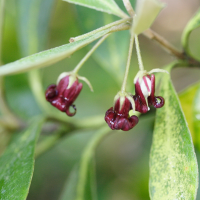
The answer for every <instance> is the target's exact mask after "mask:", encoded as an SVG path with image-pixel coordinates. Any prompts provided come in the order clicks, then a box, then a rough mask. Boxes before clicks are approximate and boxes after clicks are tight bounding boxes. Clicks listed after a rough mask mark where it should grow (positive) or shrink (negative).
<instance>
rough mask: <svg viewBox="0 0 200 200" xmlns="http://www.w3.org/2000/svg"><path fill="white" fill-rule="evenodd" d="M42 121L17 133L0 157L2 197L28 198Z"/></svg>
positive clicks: (12, 199) (39, 120) (7, 198)
mask: <svg viewBox="0 0 200 200" xmlns="http://www.w3.org/2000/svg"><path fill="white" fill-rule="evenodd" d="M42 121H43V120H42V119H37V120H35V121H33V123H32V124H31V125H30V126H29V128H28V129H27V130H26V131H23V132H22V133H19V134H18V133H16V135H15V136H14V138H13V140H12V141H11V143H10V145H9V146H8V147H7V149H6V151H5V153H4V154H3V155H2V157H1V158H0V163H1V165H0V199H2V200H3V199H6V200H18V199H20V200H23V199H24V200H25V199H26V197H27V195H28V190H29V187H30V183H31V179H32V175H33V169H34V150H35V144H36V141H37V138H38V135H39V133H40V130H41V125H42Z"/></svg>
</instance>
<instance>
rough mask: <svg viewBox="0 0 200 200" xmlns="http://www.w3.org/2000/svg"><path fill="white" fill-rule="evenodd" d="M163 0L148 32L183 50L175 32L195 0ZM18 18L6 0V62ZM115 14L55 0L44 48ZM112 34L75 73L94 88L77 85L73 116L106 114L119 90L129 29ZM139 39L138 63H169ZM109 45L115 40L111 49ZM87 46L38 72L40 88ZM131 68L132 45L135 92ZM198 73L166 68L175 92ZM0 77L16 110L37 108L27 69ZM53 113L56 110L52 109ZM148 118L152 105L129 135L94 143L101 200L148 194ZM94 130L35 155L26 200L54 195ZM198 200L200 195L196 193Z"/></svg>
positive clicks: (199, 40)
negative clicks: (40, 78)
mask: <svg viewBox="0 0 200 200" xmlns="http://www.w3.org/2000/svg"><path fill="white" fill-rule="evenodd" d="M116 2H117V3H118V4H119V5H120V7H121V8H122V9H123V10H124V7H123V5H122V3H121V0H116ZM163 2H166V4H167V6H166V8H165V9H164V10H163V11H162V12H161V13H160V15H159V16H158V18H157V19H156V21H155V23H154V24H153V26H152V29H153V30H155V31H156V32H158V33H159V34H161V35H163V36H164V37H165V38H166V39H167V40H168V41H170V42H171V43H172V44H174V45H175V46H176V47H177V48H178V49H180V50H181V42H180V38H181V33H182V31H183V29H184V27H185V25H186V24H187V22H188V20H189V19H190V18H191V17H192V16H193V15H194V13H195V11H196V10H197V8H198V7H199V6H200V2H199V1H198V0H186V1H181V0H176V1H173V0H165V1H164V0H163ZM133 5H134V2H133ZM18 16H19V9H18V0H9V1H6V12H5V29H4V37H3V62H4V63H9V62H12V61H15V60H17V59H20V58H21V57H22V54H21V53H20V45H19V40H18V38H19V37H18V31H17V30H18ZM117 19H118V18H117V17H113V16H111V15H108V14H103V13H101V12H98V11H95V10H91V9H88V8H85V7H80V6H75V5H72V4H69V3H67V2H63V1H61V0H57V1H55V2H54V5H53V9H52V13H51V20H50V25H49V31H48V41H47V45H46V49H49V48H53V47H56V46H60V45H63V44H66V43H68V41H69V38H70V37H74V36H78V35H81V34H84V33H86V32H89V31H92V30H93V29H94V28H98V27H100V26H103V25H104V24H106V23H109V22H111V21H114V20H117ZM113 35H114V36H113V37H112V38H110V39H109V40H108V41H106V42H105V43H104V44H102V46H101V47H99V49H98V50H97V52H95V54H94V55H93V56H92V57H91V58H90V59H89V60H88V61H87V62H86V63H85V64H84V66H83V67H82V68H81V70H80V73H79V74H80V75H81V76H85V77H87V78H88V79H89V80H90V82H91V83H92V85H93V88H94V93H92V92H90V90H89V88H88V86H87V85H86V84H85V83H83V85H84V86H83V90H82V92H81V94H80V95H79V98H78V99H77V100H76V106H77V114H76V116H75V117H74V120H76V119H77V118H84V117H87V116H93V115H100V114H101V115H104V113H105V111H106V110H107V109H108V108H110V107H111V106H112V104H113V98H114V96H115V95H116V93H117V92H118V91H119V89H120V83H121V82H120V81H121V80H120V79H122V78H123V71H124V68H123V67H121V66H124V67H125V64H126V58H127V52H128V41H129V33H128V31H123V32H119V33H114V34H113ZM199 35H200V29H197V30H195V31H194V32H193V33H192V35H191V38H190V43H191V50H192V52H193V54H194V55H195V56H199V52H200V45H199V44H200V37H199ZM41 37H42V36H41ZM139 39H140V43H141V52H142V57H143V60H144V66H145V68H146V69H147V70H148V71H149V70H150V69H152V68H162V67H163V66H164V65H166V64H168V63H170V62H171V61H173V60H174V58H173V57H172V56H171V55H169V54H168V53H166V52H165V51H164V50H163V49H162V48H161V47H160V46H158V45H157V44H156V43H155V42H153V41H149V40H148V39H146V38H145V37H144V36H140V38H139ZM113 41H114V42H113ZM109 44H112V45H113V44H114V46H112V45H109ZM89 48H90V46H87V47H85V48H83V49H81V50H79V51H77V52H76V53H74V55H72V56H71V57H70V58H67V59H65V60H63V61H61V62H58V63H56V64H54V65H52V66H49V67H47V68H44V69H42V70H41V75H42V80H43V84H44V89H45V88H46V87H47V86H48V85H49V84H51V83H55V82H56V80H57V77H58V76H59V74H60V73H62V72H63V71H70V70H72V69H73V68H74V67H75V66H76V64H77V63H78V62H79V61H80V59H81V58H82V57H83V56H84V55H85V54H86V53H87V52H88V50H89ZM109 48H111V49H109ZM109 59H110V60H109ZM107 61H109V62H107ZM112 64H113V65H116V66H117V65H119V66H120V67H119V70H118V71H116V70H114V68H113V66H112ZM137 70H138V65H137V59H136V54H135V50H134V52H133V58H132V63H131V70H130V74H129V80H128V82H129V85H128V89H129V91H130V92H134V87H133V85H132V80H133V78H134V76H135V74H136V72H137ZM199 77H200V70H199V69H195V68H192V69H189V68H178V69H175V70H174V71H173V72H172V80H173V83H174V85H175V88H176V89H177V91H178V92H179V91H181V90H183V89H184V88H185V87H186V86H188V85H190V84H192V83H194V82H196V81H197V80H199ZM5 81H6V82H5V87H6V97H7V100H8V102H9V105H10V107H11V108H12V109H13V110H14V112H15V113H16V114H17V115H19V116H20V117H21V118H23V119H25V120H27V119H30V118H31V117H32V116H34V115H37V114H40V113H41V109H40V107H39V106H38V105H37V102H36V100H35V98H34V95H33V94H32V92H31V89H30V87H29V81H28V76H27V74H26V73H24V74H20V75H13V76H8V77H6V79H5ZM55 112H59V111H57V110H56V109H55ZM63 116H64V117H67V116H65V115H63ZM154 116H155V111H154V110H153V109H152V110H151V112H149V113H148V114H146V115H144V116H143V115H142V116H141V117H140V123H139V124H138V125H137V126H136V127H135V128H134V129H132V130H131V131H129V132H122V131H113V132H112V133H111V134H110V135H109V136H108V137H107V138H106V139H105V140H104V141H103V142H102V143H101V144H100V146H99V147H98V148H97V152H96V173H97V191H98V199H99V200H148V199H149V194H148V178H149V166H148V165H149V152H150V147H151V141H152V132H153V125H154ZM94 132H95V130H84V131H77V132H74V133H73V134H70V135H69V136H66V137H65V138H63V140H62V141H61V142H60V143H58V144H57V145H56V146H55V147H54V148H52V149H51V150H50V151H48V152H46V153H45V154H43V155H41V156H40V157H39V158H38V159H36V163H35V171H34V176H33V181H32V184H31V188H30V192H29V196H28V198H27V199H28V200H36V199H37V200H55V199H59V196H60V194H61V192H62V189H63V187H64V184H65V182H66V180H67V178H68V176H69V173H70V171H71V170H72V169H73V167H74V165H75V164H76V163H77V162H78V161H79V159H80V156H81V153H82V151H83V149H84V147H85V146H86V144H87V142H88V141H89V140H90V138H91V137H92V135H93V133H94ZM196 153H197V158H199V159H200V153H199V152H196ZM199 159H198V160H199ZM197 199H200V194H199V195H198V198H197Z"/></svg>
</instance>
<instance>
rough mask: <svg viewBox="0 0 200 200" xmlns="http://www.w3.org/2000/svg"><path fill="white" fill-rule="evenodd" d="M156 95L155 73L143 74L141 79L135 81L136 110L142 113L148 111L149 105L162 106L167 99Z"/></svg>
mask: <svg viewBox="0 0 200 200" xmlns="http://www.w3.org/2000/svg"><path fill="white" fill-rule="evenodd" d="M154 95H155V75H154V74H152V75H151V77H150V75H146V76H143V77H142V79H141V81H139V78H138V79H137V81H136V83H135V95H134V96H133V99H134V101H135V110H136V111H138V112H141V113H146V112H147V111H148V110H149V106H151V105H153V106H154V107H155V108H161V107H162V106H163V105H164V103H165V100H164V98H163V97H161V96H154Z"/></svg>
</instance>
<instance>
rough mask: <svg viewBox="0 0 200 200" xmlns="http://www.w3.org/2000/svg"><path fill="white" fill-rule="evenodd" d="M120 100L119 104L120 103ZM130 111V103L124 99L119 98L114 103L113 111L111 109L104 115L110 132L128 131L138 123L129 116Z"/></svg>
mask: <svg viewBox="0 0 200 200" xmlns="http://www.w3.org/2000/svg"><path fill="white" fill-rule="evenodd" d="M120 98H123V99H121V102H120ZM131 109H132V105H131V102H130V101H129V99H128V98H127V97H126V96H125V97H119V98H118V99H117V100H116V101H115V105H114V109H113V107H111V108H110V109H108V110H107V112H106V114H105V121H106V122H107V124H108V126H109V127H110V128H111V129H112V130H119V129H121V130H123V131H128V130H130V129H132V128H133V127H134V126H135V125H136V124H137V123H138V121H139V120H138V117H137V116H135V115H133V116H131V117H130V116H129V111H130V110H131Z"/></svg>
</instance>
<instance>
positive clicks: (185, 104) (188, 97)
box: [179, 83, 200, 145]
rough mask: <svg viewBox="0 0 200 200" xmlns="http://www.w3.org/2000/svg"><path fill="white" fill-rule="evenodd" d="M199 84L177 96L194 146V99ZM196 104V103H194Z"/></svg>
mask: <svg viewBox="0 0 200 200" xmlns="http://www.w3.org/2000/svg"><path fill="white" fill-rule="evenodd" d="M199 87H200V83H196V84H194V85H192V86H190V87H188V88H187V89H185V90H184V91H183V92H181V93H180V94H179V100H180V103H181V107H182V109H183V112H184V115H185V118H186V121H187V123H188V127H189V129H190V132H191V135H192V139H193V142H194V144H195V145H196V143H197V137H198V131H197V132H196V131H194V110H196V109H194V107H196V106H194V98H195V95H196V92H197V90H198V88H199ZM196 103H197V104H198V102H196Z"/></svg>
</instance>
